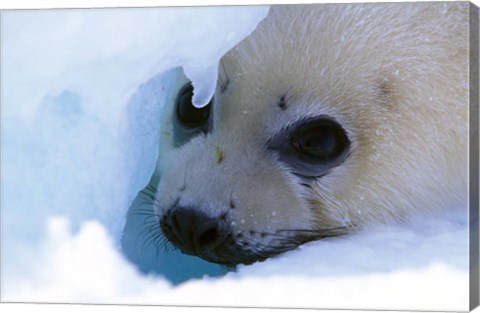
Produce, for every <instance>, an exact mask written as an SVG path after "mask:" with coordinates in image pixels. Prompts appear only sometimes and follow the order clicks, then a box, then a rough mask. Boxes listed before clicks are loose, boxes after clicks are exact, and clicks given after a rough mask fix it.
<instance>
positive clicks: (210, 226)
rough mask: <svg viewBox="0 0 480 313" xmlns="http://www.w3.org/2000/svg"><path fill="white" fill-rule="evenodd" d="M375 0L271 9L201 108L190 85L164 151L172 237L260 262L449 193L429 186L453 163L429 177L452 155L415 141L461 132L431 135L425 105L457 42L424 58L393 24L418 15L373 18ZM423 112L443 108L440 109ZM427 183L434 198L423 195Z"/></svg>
mask: <svg viewBox="0 0 480 313" xmlns="http://www.w3.org/2000/svg"><path fill="white" fill-rule="evenodd" d="M367 6H368V5H367ZM385 7H386V6H385V5H384V6H383V7H382V8H385ZM362 8H363V9H362ZM377 8H378V6H372V7H368V8H365V7H358V9H357V8H356V7H355V5H354V6H335V5H333V6H328V5H325V6H321V7H308V6H299V7H296V6H294V7H289V6H286V7H274V8H272V10H271V12H270V15H269V17H267V19H266V20H265V21H263V22H262V23H261V25H260V26H259V28H258V29H257V30H256V31H255V33H254V34H253V35H252V36H250V37H249V38H247V39H246V40H245V41H243V42H242V43H240V44H239V45H238V46H237V47H236V48H235V49H233V50H232V51H231V52H229V53H228V54H227V55H226V56H225V57H224V58H223V59H222V62H221V67H220V69H221V70H220V77H219V79H218V88H217V91H216V94H215V97H214V99H212V101H211V102H210V103H209V104H208V105H207V106H206V107H204V108H201V109H197V108H195V107H194V106H193V105H192V103H191V96H192V87H191V85H190V84H189V82H188V81H185V82H184V83H182V85H183V87H182V88H180V89H179V90H178V93H177V95H176V97H175V100H174V101H172V106H171V107H169V108H168V109H167V111H168V112H167V113H165V114H164V116H165V118H167V121H165V122H164V123H163V127H164V132H163V136H164V138H163V139H162V142H163V144H165V143H169V144H170V147H168V148H165V149H164V150H163V151H162V152H161V160H160V161H159V170H160V172H161V181H160V183H159V186H158V192H157V195H156V202H155V204H156V208H157V210H158V213H159V215H160V225H161V229H162V231H163V232H164V234H165V235H166V237H167V238H168V239H169V240H170V241H171V242H173V243H174V244H175V245H176V246H178V247H179V248H180V249H181V250H182V251H183V252H185V253H187V254H193V255H198V256H200V257H202V258H204V259H206V260H208V261H211V262H216V263H221V264H229V265H233V264H238V263H245V264H249V263H252V262H255V261H257V260H263V259H265V258H268V257H270V256H272V255H275V254H278V253H281V252H283V251H286V250H290V249H293V248H295V247H297V246H298V245H299V244H302V243H304V242H307V241H311V240H317V239H320V238H325V237H330V236H337V235H341V234H344V233H346V232H347V230H348V229H349V228H350V227H351V226H352V225H357V224H360V223H362V222H363V221H366V220H376V221H387V220H398V219H400V218H401V216H402V214H403V213H404V212H406V211H408V210H410V209H411V207H413V205H414V204H416V205H418V204H419V203H420V204H421V205H422V206H424V207H425V208H427V209H428V207H429V203H433V202H434V201H433V202H432V199H440V198H441V197H443V194H445V192H444V191H442V190H440V189H434V188H436V187H430V186H434V184H433V183H432V181H435V180H436V179H438V177H436V176H435V175H437V174H440V175H443V174H445V173H446V172H445V171H443V172H442V171H433V170H432V173H431V175H426V176H425V177H427V178H425V179H424V178H423V176H419V175H418V173H419V172H421V171H424V170H425V169H428V168H430V167H431V166H430V163H431V162H437V161H436V160H435V158H437V154H438V157H441V155H442V153H443V151H438V153H435V154H434V155H433V156H432V155H425V154H424V153H418V151H421V150H424V149H425V144H424V143H425V142H435V141H438V142H440V141H441V142H442V145H444V146H445V147H447V149H448V142H449V140H450V139H449V138H448V136H450V134H452V133H449V135H448V136H444V135H442V134H439V135H438V136H437V135H436V134H435V133H432V132H427V131H424V129H423V128H422V127H423V126H424V125H425V123H423V122H420V123H419V122H416V121H417V120H418V116H417V114H418V109H416V107H415V105H416V104H415V103H416V102H417V101H421V102H422V103H425V102H426V101H428V100H426V99H427V97H428V95H424V93H423V91H422V90H421V88H418V86H419V84H420V85H421V84H423V85H428V86H431V80H430V79H429V78H428V75H425V71H426V68H427V67H420V66H419V65H418V64H419V63H418V62H420V61H421V62H437V63H438V62H440V61H441V60H440V61H439V60H437V59H436V55H441V54H442V53H444V52H445V53H446V52H447V51H450V50H449V49H450V45H449V46H448V47H447V48H445V49H444V50H441V51H440V52H439V50H440V49H439V48H438V47H434V48H433V50H435V51H433V52H432V53H430V51H423V54H422V55H420V56H419V55H418V53H417V52H416V50H415V49H412V48H411V47H417V45H418V43H415V42H410V41H411V40H412V39H411V38H415V37H416V36H403V35H402V33H401V32H398V34H397V33H388V32H385V29H387V26H388V27H393V29H398V28H399V27H403V26H402V25H404V24H408V23H409V22H410V23H411V24H412V25H415V26H412V28H410V30H411V31H414V27H416V25H417V24H418V23H417V21H418V19H419V18H418V17H415V16H413V15H412V16H413V17H411V16H409V17H408V18H402V19H399V20H398V21H396V20H395V18H398V9H399V8H396V7H391V8H390V9H388V10H386V12H375V14H373V15H371V13H372V12H373V11H374V10H377ZM403 10H404V11H405V12H411V10H408V8H407V9H405V8H403ZM422 12H423V11H422ZM424 12H425V13H422V14H426V15H427V16H430V14H431V13H430V7H425V9H424ZM419 14H420V13H419ZM372 16H375V18H374V19H372V18H371V17H372ZM435 16H436V15H435ZM422 18H423V17H420V20H422ZM409 19H410V20H409ZM347 21H348V23H347ZM368 21H370V22H371V23H372V25H369V26H362V25H364V23H366V22H368ZM395 22H396V23H397V26H395V24H394V23H395ZM339 23H340V25H339ZM439 24H442V25H443V24H445V21H442V22H441V23H439ZM392 25H393V26H392ZM340 26H341V27H340ZM421 26H422V27H423V28H421V31H422V32H425V27H424V26H423V25H421ZM437 26H438V25H436V24H434V25H433V26H432V29H433V30H437V29H438V27H437ZM362 27H363V28H362ZM365 28H367V29H368V30H369V31H370V30H372V29H373V31H370V32H369V33H368V34H365ZM362 32H363V33H362ZM394 35H395V36H396V35H398V38H396V37H395V36H394ZM431 37H432V39H431V40H429V42H441V41H439V40H440V39H439V38H437V37H439V36H438V34H436V33H433V34H432V35H431ZM433 38H437V39H436V40H433ZM387 40H393V41H394V43H395V45H394V44H391V45H389V44H388V42H387ZM402 40H403V41H402ZM386 42H387V44H386ZM444 42H445V40H444ZM390 46H393V47H394V48H389V47H390ZM399 47H402V49H400V50H399ZM422 57H424V58H425V61H423V60H420V61H419V59H422ZM409 58H410V59H411V60H415V62H416V63H415V62H413V61H411V62H410V63H409V62H405V60H410V59H409ZM446 59H448V58H446ZM398 60H400V61H398ZM412 62H413V63H412ZM405 64H407V65H405ZM399 71H401V73H402V75H403V76H399V75H397V74H398V73H399ZM448 75H449V77H452V75H453V74H452V73H448ZM424 77H425V78H424ZM422 79H423V80H425V81H428V83H425V82H423V81H422ZM459 80H460V79H459ZM412 81H413V82H415V83H411V82H412ZM429 88H430V87H429ZM448 88H451V87H450V85H449V86H444V87H442V88H439V89H438V90H435V92H434V93H435V94H440V93H442V92H445V91H446V90H448ZM415 110H417V112H414V111H415ZM422 110H423V111H424V112H423V111H422V112H420V113H422V114H423V115H424V116H428V117H429V118H434V119H436V120H440V119H443V118H444V117H446V116H444V115H445V114H444V115H435V114H436V112H435V111H434V110H435V106H432V110H430V107H428V108H427V109H425V107H424V106H422ZM429 110H430V111H429ZM433 116H436V117H433ZM420 120H422V117H420ZM413 134H414V135H413ZM437 137H438V138H439V139H437ZM412 138H414V140H412ZM455 138H456V139H455V140H457V139H458V136H457V137H455ZM404 142H406V143H407V144H404ZM452 142H453V141H452ZM439 149H440V148H439ZM450 159H451V160H453V159H455V157H451V158H450ZM442 162H443V161H442ZM444 163H445V162H444ZM411 177H416V178H415V179H416V183H415V184H412V183H411ZM429 179H431V180H429ZM419 187H420V188H422V190H423V192H422V196H424V197H425V198H426V199H422V198H419V197H416V196H415V195H416V194H415V189H416V188H419ZM429 188H430V189H429ZM423 200H425V201H423ZM422 201H423V202H422Z"/></svg>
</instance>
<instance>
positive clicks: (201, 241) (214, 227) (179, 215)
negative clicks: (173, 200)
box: [160, 207, 228, 256]
mask: <svg viewBox="0 0 480 313" xmlns="http://www.w3.org/2000/svg"><path fill="white" fill-rule="evenodd" d="M160 224H161V227H162V230H163V232H164V233H165V235H166V236H167V238H168V239H169V240H171V241H172V242H173V243H174V244H175V245H177V246H178V247H179V248H180V249H181V250H182V251H183V252H184V253H187V254H192V255H202V256H209V255H212V254H215V249H216V248H217V247H219V246H220V245H221V244H222V243H223V242H224V241H225V239H226V238H227V236H228V229H227V227H226V223H225V221H224V218H222V217H220V216H218V217H211V216H209V215H207V214H205V213H203V212H201V210H196V209H194V208H189V207H175V208H172V209H171V210H170V211H169V212H168V213H167V214H165V216H164V217H163V218H162V220H161V221H160Z"/></svg>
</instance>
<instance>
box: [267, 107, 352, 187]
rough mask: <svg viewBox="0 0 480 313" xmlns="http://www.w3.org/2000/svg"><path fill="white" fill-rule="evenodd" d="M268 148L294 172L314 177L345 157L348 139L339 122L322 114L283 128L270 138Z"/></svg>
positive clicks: (321, 174) (326, 171) (322, 173)
mask: <svg viewBox="0 0 480 313" xmlns="http://www.w3.org/2000/svg"><path fill="white" fill-rule="evenodd" d="M268 148H269V149H270V150H273V151H276V153H277V154H278V158H279V160H280V161H282V162H283V163H285V164H286V165H288V166H289V167H290V168H291V170H292V172H293V173H294V174H297V175H299V176H302V177H307V178H316V177H320V176H323V175H325V174H326V173H328V172H329V171H330V170H331V169H332V168H334V167H336V166H338V165H340V164H342V163H343V162H344V161H345V160H346V158H347V157H348V153H349V150H350V140H349V138H348V135H347V133H346V131H345V129H344V128H343V127H342V126H341V125H340V124H339V123H337V122H336V121H334V120H333V119H331V118H330V117H328V116H325V115H321V116H318V117H308V118H306V119H301V120H299V121H297V122H295V123H294V124H291V125H289V126H287V127H285V128H284V129H283V130H281V131H280V132H279V133H277V134H276V135H275V136H273V137H272V138H271V139H270V141H269V143H268Z"/></svg>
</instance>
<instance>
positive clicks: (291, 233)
mask: <svg viewBox="0 0 480 313" xmlns="http://www.w3.org/2000/svg"><path fill="white" fill-rule="evenodd" d="M232 224H235V223H232V222H231V221H230V219H229V218H228V215H227V214H223V215H220V216H219V217H218V218H212V217H210V216H207V215H205V214H204V213H201V212H198V211H195V210H192V209H186V208H177V209H175V210H169V211H168V212H167V213H166V214H164V215H163V216H162V218H161V219H160V227H161V229H162V232H163V233H164V235H165V237H166V238H167V239H168V240H169V241H170V242H171V243H172V244H173V245H174V246H176V247H177V248H179V249H180V250H181V251H182V252H183V253H185V254H188V255H194V256H198V257H201V258H203V259H205V260H207V261H209V262H212V263H218V264H222V265H226V266H235V265H237V264H247V265H248V264H252V263H255V262H258V261H263V260H265V259H268V258H270V257H273V256H275V255H278V254H280V253H283V252H286V251H289V250H293V249H295V248H297V247H298V246H299V245H301V244H303V243H306V242H309V241H314V240H319V239H323V238H326V237H333V236H339V235H343V234H345V233H346V232H347V228H346V227H340V228H334V229H328V230H325V229H324V230H311V229H308V230H307V229H296V230H276V231H275V232H263V231H257V230H248V231H242V230H239V229H235V228H233V226H232Z"/></svg>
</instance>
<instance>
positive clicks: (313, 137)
mask: <svg viewBox="0 0 480 313" xmlns="http://www.w3.org/2000/svg"><path fill="white" fill-rule="evenodd" d="M290 142H291V144H292V146H293V147H294V148H295V149H296V150H297V151H298V152H299V153H303V154H305V155H307V156H309V157H311V158H314V159H317V160H318V161H319V162H330V161H333V160H335V159H336V158H338V156H340V155H341V154H342V153H343V151H344V150H345V149H346V148H347V147H348V145H349V140H348V137H347V134H346V133H345V130H344V129H343V128H342V127H341V126H340V125H339V124H338V123H336V122H334V121H332V120H330V119H319V120H314V121H310V122H307V123H305V124H303V125H300V126H299V127H298V128H297V129H296V130H295V131H294V132H293V133H292V135H291V137H290Z"/></svg>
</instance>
